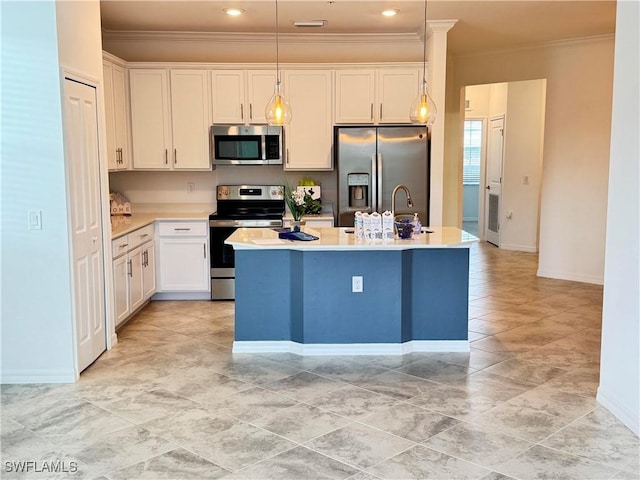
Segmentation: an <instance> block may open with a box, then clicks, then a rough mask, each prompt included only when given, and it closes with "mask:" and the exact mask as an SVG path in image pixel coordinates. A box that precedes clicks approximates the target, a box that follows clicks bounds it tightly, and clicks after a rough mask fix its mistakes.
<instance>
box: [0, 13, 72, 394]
mask: <svg viewBox="0 0 640 480" xmlns="http://www.w3.org/2000/svg"><path fill="white" fill-rule="evenodd" d="M0 8H1V9H2V216H1V217H2V253H3V254H2V335H1V337H2V372H1V373H2V378H1V380H2V382H3V383H10V382H20V381H24V380H25V379H28V380H30V381H33V382H57V381H73V379H74V371H73V363H74V360H73V335H72V324H71V318H72V304H71V287H70V285H71V284H70V268H69V265H70V256H69V248H68V245H69V243H68V242H69V236H68V232H67V205H66V192H65V172H64V152H63V143H62V112H61V100H60V98H61V97H60V75H59V70H58V51H57V37H56V10H55V4H54V2H52V1H42V2H4V1H3V2H1V3H0ZM36 138H37V141H34V140H35V139H36ZM32 209H33V210H40V211H41V212H42V230H28V229H27V212H28V211H29V210H32Z"/></svg>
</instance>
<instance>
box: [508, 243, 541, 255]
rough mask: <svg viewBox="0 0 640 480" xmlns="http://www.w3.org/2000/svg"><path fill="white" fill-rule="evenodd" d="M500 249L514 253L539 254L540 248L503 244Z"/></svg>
mask: <svg viewBox="0 0 640 480" xmlns="http://www.w3.org/2000/svg"><path fill="white" fill-rule="evenodd" d="M500 248H501V249H503V250H513V251H514V252H527V253H538V248H537V247H536V246H535V245H533V246H532V245H512V244H509V243H507V244H506V245H505V244H503V243H501V244H500Z"/></svg>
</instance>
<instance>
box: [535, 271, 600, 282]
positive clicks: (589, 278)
mask: <svg viewBox="0 0 640 480" xmlns="http://www.w3.org/2000/svg"><path fill="white" fill-rule="evenodd" d="M536 275H537V276H538V277H545V278H557V279H558V280H570V281H572V282H582V283H594V284H596V285H604V279H603V278H602V277H599V276H598V277H596V276H594V275H581V274H578V273H567V272H551V271H549V270H543V269H538V271H537V273H536Z"/></svg>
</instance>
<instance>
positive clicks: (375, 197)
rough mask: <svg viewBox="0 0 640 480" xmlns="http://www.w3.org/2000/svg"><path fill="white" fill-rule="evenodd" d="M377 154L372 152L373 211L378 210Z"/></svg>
mask: <svg viewBox="0 0 640 480" xmlns="http://www.w3.org/2000/svg"><path fill="white" fill-rule="evenodd" d="M376 172H377V171H376V154H375V153H373V154H371V189H370V190H371V206H370V207H371V211H372V212H376V211H377V210H376V209H377V208H378V193H377V188H378V175H377V173H376Z"/></svg>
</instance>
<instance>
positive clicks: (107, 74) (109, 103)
mask: <svg viewBox="0 0 640 480" xmlns="http://www.w3.org/2000/svg"><path fill="white" fill-rule="evenodd" d="M102 78H103V85H104V114H105V123H106V125H105V127H106V133H107V165H108V168H109V170H116V169H117V168H118V156H117V155H118V154H117V152H116V123H115V122H116V116H115V111H114V102H113V95H114V93H113V64H111V63H110V62H102Z"/></svg>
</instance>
